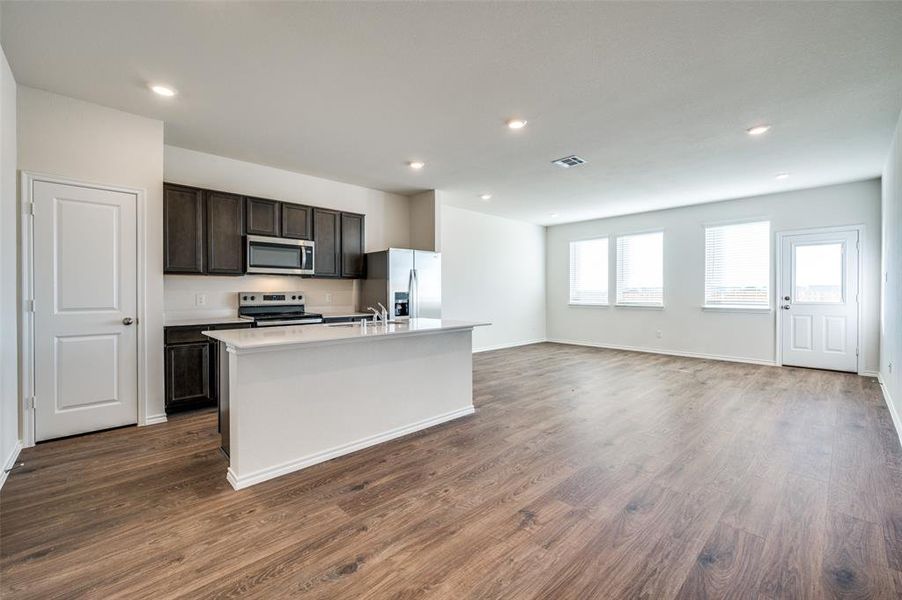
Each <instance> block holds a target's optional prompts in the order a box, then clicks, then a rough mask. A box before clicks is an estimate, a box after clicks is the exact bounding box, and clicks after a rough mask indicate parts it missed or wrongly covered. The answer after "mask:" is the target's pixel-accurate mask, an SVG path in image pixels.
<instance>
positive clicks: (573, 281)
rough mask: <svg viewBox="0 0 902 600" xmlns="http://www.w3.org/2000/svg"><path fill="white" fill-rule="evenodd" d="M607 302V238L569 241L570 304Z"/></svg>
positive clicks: (600, 303)
mask: <svg viewBox="0 0 902 600" xmlns="http://www.w3.org/2000/svg"><path fill="white" fill-rule="evenodd" d="M607 303H608V238H601V239H598V240H582V241H579V242H570V304H597V305H606V304H607Z"/></svg>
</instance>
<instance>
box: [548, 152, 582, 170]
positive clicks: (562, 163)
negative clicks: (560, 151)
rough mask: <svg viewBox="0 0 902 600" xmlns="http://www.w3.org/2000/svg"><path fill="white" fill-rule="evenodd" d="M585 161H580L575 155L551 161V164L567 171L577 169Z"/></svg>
mask: <svg viewBox="0 0 902 600" xmlns="http://www.w3.org/2000/svg"><path fill="white" fill-rule="evenodd" d="M585 163H586V161H584V160H583V159H581V158H580V157H578V156H577V155H575V154H571V155H570V156H565V157H564V158H559V159H557V160H553V161H551V164H553V165H557V166H559V167H561V168H563V169H569V168H570V167H578V166H580V165H582V164H585Z"/></svg>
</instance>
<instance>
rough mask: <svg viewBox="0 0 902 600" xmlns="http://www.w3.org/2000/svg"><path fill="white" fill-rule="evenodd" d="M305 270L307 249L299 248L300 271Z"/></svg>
mask: <svg viewBox="0 0 902 600" xmlns="http://www.w3.org/2000/svg"><path fill="white" fill-rule="evenodd" d="M306 269H307V248H305V247H303V246H301V270H306Z"/></svg>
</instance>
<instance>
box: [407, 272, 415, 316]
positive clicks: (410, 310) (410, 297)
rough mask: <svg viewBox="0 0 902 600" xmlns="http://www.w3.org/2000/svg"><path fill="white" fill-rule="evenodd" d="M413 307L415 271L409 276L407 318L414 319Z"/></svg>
mask: <svg viewBox="0 0 902 600" xmlns="http://www.w3.org/2000/svg"><path fill="white" fill-rule="evenodd" d="M413 311H414V305H413V269H411V270H410V273H409V274H408V275H407V316H408V318H409V317H412V316H413V314H414V312H413Z"/></svg>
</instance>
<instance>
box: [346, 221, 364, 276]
mask: <svg viewBox="0 0 902 600" xmlns="http://www.w3.org/2000/svg"><path fill="white" fill-rule="evenodd" d="M363 223H364V216H363V215H358V214H354V213H341V276H342V277H347V278H350V279H361V278H363V271H364V260H363V248H364V239H363V238H364V233H363V232H364V228H363Z"/></svg>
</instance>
